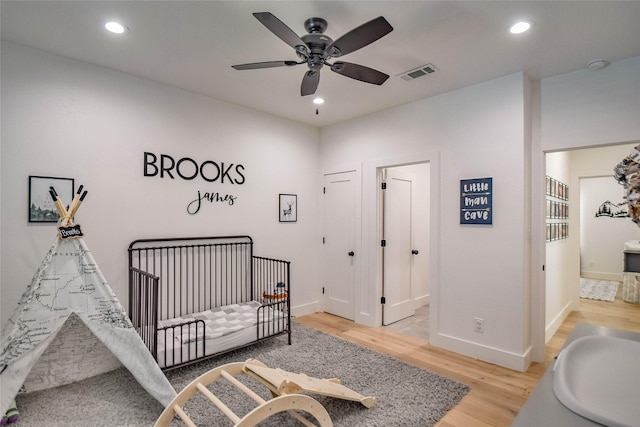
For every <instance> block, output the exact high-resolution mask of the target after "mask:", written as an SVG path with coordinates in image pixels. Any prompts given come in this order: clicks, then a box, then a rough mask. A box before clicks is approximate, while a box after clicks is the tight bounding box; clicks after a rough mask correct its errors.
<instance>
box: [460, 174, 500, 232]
mask: <svg viewBox="0 0 640 427" xmlns="http://www.w3.org/2000/svg"><path fill="white" fill-rule="evenodd" d="M492 203H493V178H476V179H461V180H460V224H492V221H493V215H492V214H493V206H492Z"/></svg>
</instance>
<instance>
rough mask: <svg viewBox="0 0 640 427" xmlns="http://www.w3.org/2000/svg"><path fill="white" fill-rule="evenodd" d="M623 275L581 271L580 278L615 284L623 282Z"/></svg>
mask: <svg viewBox="0 0 640 427" xmlns="http://www.w3.org/2000/svg"><path fill="white" fill-rule="evenodd" d="M622 276H623V275H622V273H605V272H602V271H581V272H580V277H584V278H585V279H593V280H612V281H614V282H622V279H623V277H622Z"/></svg>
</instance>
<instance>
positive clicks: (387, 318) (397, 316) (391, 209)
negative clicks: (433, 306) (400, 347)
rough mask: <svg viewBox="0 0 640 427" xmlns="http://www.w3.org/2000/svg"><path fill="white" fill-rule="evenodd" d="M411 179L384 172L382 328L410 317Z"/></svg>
mask: <svg viewBox="0 0 640 427" xmlns="http://www.w3.org/2000/svg"><path fill="white" fill-rule="evenodd" d="M414 182H415V177H414V176H413V175H412V174H407V173H404V172H402V171H401V170H398V169H393V168H391V169H387V171H386V189H385V190H382V191H383V216H384V219H383V236H384V237H383V239H384V240H385V246H384V248H383V254H384V255H383V265H384V267H383V269H384V272H383V296H384V299H385V304H384V305H383V316H382V319H383V324H384V325H389V324H391V323H394V322H397V321H398V320H401V319H404V318H407V317H409V316H413V315H414V314H415V307H414V301H413V295H412V283H411V281H412V267H413V257H414V255H415V250H414V249H413V247H412V193H413V186H414Z"/></svg>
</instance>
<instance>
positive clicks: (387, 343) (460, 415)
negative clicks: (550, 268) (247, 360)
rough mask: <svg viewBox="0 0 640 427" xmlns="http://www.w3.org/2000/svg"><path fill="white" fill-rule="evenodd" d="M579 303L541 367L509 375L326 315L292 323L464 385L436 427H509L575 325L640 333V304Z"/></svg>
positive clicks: (392, 333)
mask: <svg viewBox="0 0 640 427" xmlns="http://www.w3.org/2000/svg"><path fill="white" fill-rule="evenodd" d="M621 292H622V286H620V288H619V290H618V297H617V298H616V300H615V301H614V302H601V301H592V300H580V311H577V312H573V313H571V314H570V315H569V317H567V319H566V320H565V321H564V322H563V324H562V326H561V327H560V328H559V329H558V331H557V332H556V334H555V335H554V336H553V337H552V338H551V339H550V340H549V342H548V343H547V345H546V347H545V361H544V363H533V364H531V366H530V367H529V369H528V370H527V372H518V371H513V370H510V369H507V368H503V367H500V366H496V365H492V364H490V363H486V362H482V361H479V360H477V359H474V358H471V357H467V356H463V355H460V354H457V353H452V352H450V351H446V350H443V349H440V348H437V347H433V346H431V345H429V344H428V343H427V342H426V341H424V340H422V339H419V338H414V337H411V336H407V335H402V334H400V333H398V332H395V331H392V330H389V329H386V328H382V327H380V328H370V327H367V326H363V325H359V324H357V323H354V322H351V321H349V320H346V319H343V318H340V317H336V316H332V315H330V314H326V313H314V314H310V315H306V316H302V317H298V318H297V319H296V322H299V323H301V324H304V325H307V326H309V327H312V328H315V329H318V330H321V331H323V332H326V333H329V334H332V335H335V336H338V337H341V338H343V339H346V340H349V341H352V342H354V343H356V344H359V345H362V346H365V347H369V348H371V349H373V350H376V351H379V352H381V353H386V354H389V355H391V356H394V357H396V358H398V359H401V360H404V361H405V362H408V363H411V364H413V365H415V366H418V367H420V368H424V369H427V370H430V371H432V372H437V373H439V374H441V375H444V376H447V377H449V378H453V379H455V380H458V381H460V382H463V383H465V384H467V385H469V386H470V387H471V391H470V392H469V394H467V395H466V396H465V397H464V398H463V399H462V401H461V402H460V403H459V404H458V405H457V406H456V407H454V408H453V409H452V410H451V411H449V412H448V413H447V414H446V415H445V416H444V417H443V418H442V419H441V420H440V421H439V422H438V424H436V425H437V426H438V427H451V426H456V427H474V426H483V427H484V426H498V427H502V426H509V425H510V424H511V423H512V421H513V419H514V418H515V416H516V415H517V414H518V411H519V410H520V408H521V407H522V405H524V403H525V401H526V400H527V397H528V396H529V395H530V394H531V392H532V391H533V389H534V388H535V386H536V384H537V383H538V380H539V379H540V377H541V376H542V374H543V373H544V372H545V370H546V368H547V367H548V366H549V364H550V363H551V362H552V360H553V358H554V357H555V355H556V354H557V353H558V351H559V350H560V348H561V346H562V344H563V343H564V341H565V340H566V338H567V337H568V335H569V333H570V332H571V331H572V330H573V327H574V326H575V325H576V323H588V324H593V325H601V326H607V327H612V328H616V329H625V330H630V331H634V332H640V305H638V304H629V303H626V302H624V301H622V300H621V299H620V294H621Z"/></svg>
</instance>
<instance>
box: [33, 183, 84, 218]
mask: <svg viewBox="0 0 640 427" xmlns="http://www.w3.org/2000/svg"><path fill="white" fill-rule="evenodd" d="M50 187H53V188H54V189H55V190H56V192H57V193H58V194H59V195H60V198H61V199H62V200H63V201H66V202H67V203H70V202H71V200H72V199H73V192H74V188H73V179H72V178H55V177H51V176H29V211H28V212H29V222H55V223H57V222H58V220H59V219H60V215H59V214H58V210H57V209H56V207H55V204H54V203H53V200H52V199H51V195H50V194H49V188H50Z"/></svg>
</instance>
